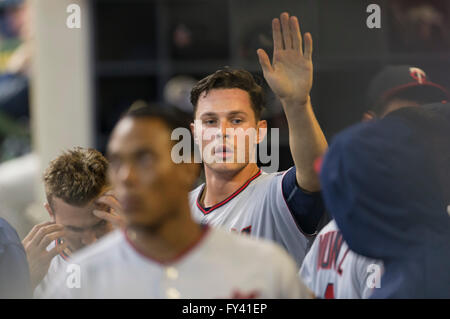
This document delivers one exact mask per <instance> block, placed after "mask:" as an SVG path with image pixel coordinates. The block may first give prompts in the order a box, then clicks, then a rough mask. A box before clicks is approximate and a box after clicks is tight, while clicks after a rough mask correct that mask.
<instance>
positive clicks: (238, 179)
mask: <svg viewBox="0 0 450 319" xmlns="http://www.w3.org/2000/svg"><path fill="white" fill-rule="evenodd" d="M258 172H259V167H258V166H257V165H256V164H255V163H250V164H248V165H246V166H245V167H244V168H243V169H242V170H240V171H238V172H236V173H233V174H222V173H217V172H214V171H212V170H210V169H208V168H207V167H205V180H206V183H205V188H204V191H203V194H202V198H201V200H200V203H201V204H202V205H203V206H204V207H211V206H213V205H215V204H217V203H220V202H221V201H223V200H225V199H226V198H227V197H229V196H230V195H231V194H233V193H234V192H235V191H236V190H238V189H239V187H241V186H242V185H243V184H244V183H245V182H247V181H248V180H249V179H250V178H252V177H253V176H255V175H256V174H257V173H258Z"/></svg>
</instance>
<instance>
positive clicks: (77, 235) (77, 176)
mask: <svg viewBox="0 0 450 319" xmlns="http://www.w3.org/2000/svg"><path fill="white" fill-rule="evenodd" d="M107 167H108V162H107V161H106V159H105V158H104V157H103V155H102V154H101V153H100V152H98V151H96V150H94V149H84V148H74V149H72V150H69V151H67V152H64V153H63V154H61V155H60V156H58V157H57V158H56V159H54V160H53V161H52V162H50V164H49V166H48V167H47V169H46V171H45V173H44V184H45V192H46V197H47V203H46V204H45V208H46V209H47V211H48V213H49V215H50V217H51V219H52V221H51V222H45V223H42V224H39V225H36V226H35V227H33V229H32V230H31V231H30V233H29V234H28V235H27V236H26V237H25V238H24V240H23V245H24V247H25V250H26V253H27V259H28V262H29V264H30V273H31V279H32V284H33V288H35V290H34V296H35V297H36V298H39V297H41V296H42V295H43V293H44V291H45V289H46V288H47V286H48V285H49V282H51V281H52V280H53V279H54V278H55V277H56V276H57V273H58V272H59V271H61V269H64V270H65V268H66V266H67V265H68V263H69V260H70V256H71V254H72V253H74V252H76V251H78V250H80V249H81V248H83V247H85V246H86V245H89V244H92V243H93V242H95V241H96V240H97V239H98V238H100V237H101V236H103V235H105V234H106V233H108V232H110V231H111V230H112V228H113V224H117V223H120V221H119V219H120V217H119V216H115V215H114V214H116V212H115V211H114V210H113V209H112V207H115V208H116V210H118V208H117V205H118V203H117V201H116V200H115V199H114V197H113V196H112V195H110V193H108V192H107V191H108V187H109V186H108V183H107V181H106V172H107V171H106V170H107ZM106 215H107V216H106Z"/></svg>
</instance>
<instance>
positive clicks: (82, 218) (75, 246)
mask: <svg viewBox="0 0 450 319" xmlns="http://www.w3.org/2000/svg"><path fill="white" fill-rule="evenodd" d="M95 201H96V199H94V200H92V201H91V202H89V203H88V204H86V205H85V206H83V207H78V206H74V205H69V204H67V203H66V202H65V201H63V200H62V199H60V198H57V197H53V198H52V204H51V211H52V216H53V218H54V221H55V222H56V223H57V224H61V225H64V231H65V233H66V235H65V237H64V238H63V240H64V241H66V242H67V244H68V247H69V249H70V250H71V251H72V252H75V251H77V250H79V249H81V248H83V247H84V246H87V245H89V244H92V243H94V242H95V241H96V240H97V239H99V238H100V237H102V236H104V235H105V234H107V233H108V232H110V231H111V230H112V228H113V227H112V225H111V223H109V222H107V221H105V220H103V219H100V218H98V217H97V216H95V215H94V214H93V213H92V212H93V210H94V209H98V210H103V211H107V210H108V208H107V207H104V206H105V205H103V204H98V203H96V202H95Z"/></svg>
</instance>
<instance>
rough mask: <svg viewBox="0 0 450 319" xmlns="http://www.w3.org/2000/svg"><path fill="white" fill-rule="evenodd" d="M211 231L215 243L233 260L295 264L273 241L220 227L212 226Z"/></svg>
mask: <svg viewBox="0 0 450 319" xmlns="http://www.w3.org/2000/svg"><path fill="white" fill-rule="evenodd" d="M212 231H213V232H214V234H213V236H214V237H215V238H214V239H215V242H216V245H218V246H219V245H220V246H222V247H223V248H224V249H226V250H227V251H228V252H229V253H230V255H232V256H230V257H233V258H236V259H235V260H248V259H252V260H255V259H257V260H260V261H264V262H265V263H266V265H267V264H270V265H272V266H276V267H282V266H283V265H286V264H291V263H293V264H295V262H294V260H293V259H292V257H290V256H289V255H288V253H287V252H286V251H285V250H284V249H283V248H282V247H280V246H279V245H278V244H276V243H274V242H273V241H270V240H267V239H264V238H255V237H251V236H249V235H247V234H239V233H232V232H227V231H225V230H224V229H222V228H220V227H214V228H213V229H212ZM217 248H219V247H217ZM218 251H220V249H218Z"/></svg>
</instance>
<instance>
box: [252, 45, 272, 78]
mask: <svg viewBox="0 0 450 319" xmlns="http://www.w3.org/2000/svg"><path fill="white" fill-rule="evenodd" d="M256 54H257V55H258V59H259V64H260V65H261V67H262V70H263V72H264V73H268V72H272V65H271V64H270V60H269V56H268V55H267V53H266V51H264V50H263V49H258V50H256Z"/></svg>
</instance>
